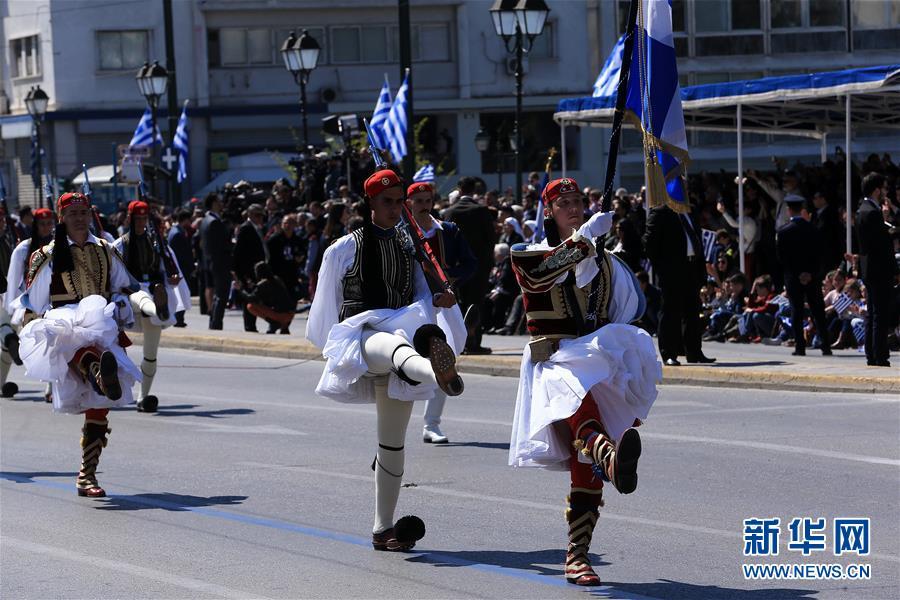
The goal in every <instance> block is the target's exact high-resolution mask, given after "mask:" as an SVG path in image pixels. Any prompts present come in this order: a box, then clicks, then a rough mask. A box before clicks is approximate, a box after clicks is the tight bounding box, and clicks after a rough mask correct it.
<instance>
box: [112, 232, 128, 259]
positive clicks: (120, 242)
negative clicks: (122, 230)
mask: <svg viewBox="0 0 900 600" xmlns="http://www.w3.org/2000/svg"><path fill="white" fill-rule="evenodd" d="M110 246H112V247H113V248H115V249H116V252H118V253H119V254H121V255H122V256H125V236H122V237H120V238H117V239H115V240H114V241H113V242H111V243H110Z"/></svg>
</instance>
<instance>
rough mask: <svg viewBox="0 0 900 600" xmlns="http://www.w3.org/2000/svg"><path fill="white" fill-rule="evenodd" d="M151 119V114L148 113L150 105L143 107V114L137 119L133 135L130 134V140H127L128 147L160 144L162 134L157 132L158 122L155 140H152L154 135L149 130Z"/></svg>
mask: <svg viewBox="0 0 900 600" xmlns="http://www.w3.org/2000/svg"><path fill="white" fill-rule="evenodd" d="M151 121H153V115H152V114H151V113H150V107H149V106H148V107H147V108H145V109H144V114H143V115H141V120H140V121H138V124H137V127H136V128H135V130H134V135H133V136H131V141H130V142H128V146H129V147H130V148H137V147H140V146H152V145H153V144H160V145H162V143H163V139H162V134H160V132H159V123H157V124H156V136H155V137H156V140H155V141H154V139H153V138H154V136H153V134H152V133H151V132H150V123H151Z"/></svg>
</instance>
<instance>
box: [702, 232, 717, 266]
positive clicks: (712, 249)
mask: <svg viewBox="0 0 900 600" xmlns="http://www.w3.org/2000/svg"><path fill="white" fill-rule="evenodd" d="M701 231H702V232H703V256H705V257H706V262H708V263H713V262H716V232H715V231H713V230H711V229H702V230H701Z"/></svg>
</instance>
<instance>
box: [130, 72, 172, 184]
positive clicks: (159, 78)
mask: <svg viewBox="0 0 900 600" xmlns="http://www.w3.org/2000/svg"><path fill="white" fill-rule="evenodd" d="M135 79H137V84H138V89H140V90H141V94H142V95H143V96H144V98H145V99H146V100H147V104H149V105H150V140H151V141H150V151H151V153H152V154H151V162H152V163H153V176H152V177H151V178H150V193H151V194H152V195H153V197H154V198H156V173H157V171H158V170H159V169H158V165H157V163H156V109H157V107H158V106H159V99H160V97H162V95H163V94H165V93H166V86H167V85H168V83H169V73H168V72H167V71H166V69H165V68H164V67H162V66H161V65H160V64H159V62H157V61H153V64H152V65H151V64H149V63H144V66H143V67H141V68H140V69H139V70H138V72H137V75H136V76H135ZM169 110H174V108H173V107H169Z"/></svg>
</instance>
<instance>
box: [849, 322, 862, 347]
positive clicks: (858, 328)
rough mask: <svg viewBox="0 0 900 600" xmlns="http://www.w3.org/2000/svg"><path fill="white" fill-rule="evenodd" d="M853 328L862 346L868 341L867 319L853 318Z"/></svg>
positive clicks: (857, 341)
mask: <svg viewBox="0 0 900 600" xmlns="http://www.w3.org/2000/svg"><path fill="white" fill-rule="evenodd" d="M850 327H851V328H852V329H853V337H855V338H856V343H857V344H859V345H860V346H861V345H863V344H865V343H866V321H865V319H853V321H852V324H851V326H850Z"/></svg>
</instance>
